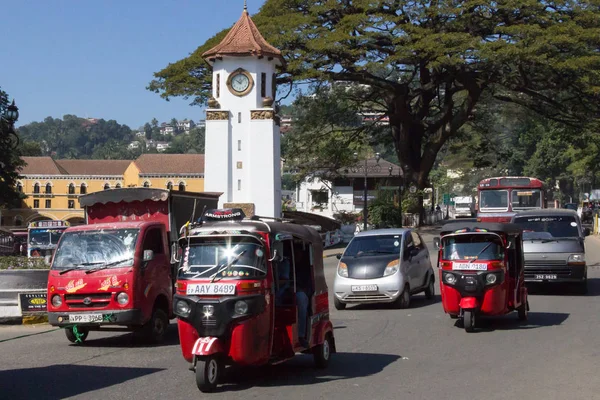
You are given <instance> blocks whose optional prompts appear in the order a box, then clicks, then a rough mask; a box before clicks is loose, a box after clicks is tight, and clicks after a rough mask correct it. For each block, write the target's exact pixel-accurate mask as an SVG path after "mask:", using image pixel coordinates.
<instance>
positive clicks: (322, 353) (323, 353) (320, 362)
mask: <svg viewBox="0 0 600 400" xmlns="http://www.w3.org/2000/svg"><path fill="white" fill-rule="evenodd" d="M332 348H333V343H332V340H331V332H327V334H326V335H325V340H323V343H322V344H320V345H318V346H315V347H314V348H313V357H314V360H315V365H316V366H317V368H321V369H323V368H327V366H328V365H329V360H330V358H331V349H332Z"/></svg>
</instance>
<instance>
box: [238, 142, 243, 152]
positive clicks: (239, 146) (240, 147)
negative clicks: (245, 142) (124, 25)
mask: <svg viewBox="0 0 600 400" xmlns="http://www.w3.org/2000/svg"><path fill="white" fill-rule="evenodd" d="M238 151H242V141H241V140H238Z"/></svg>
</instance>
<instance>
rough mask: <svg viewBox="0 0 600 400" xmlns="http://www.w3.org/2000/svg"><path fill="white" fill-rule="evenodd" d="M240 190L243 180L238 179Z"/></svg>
mask: <svg viewBox="0 0 600 400" xmlns="http://www.w3.org/2000/svg"><path fill="white" fill-rule="evenodd" d="M238 190H242V180H241V179H238Z"/></svg>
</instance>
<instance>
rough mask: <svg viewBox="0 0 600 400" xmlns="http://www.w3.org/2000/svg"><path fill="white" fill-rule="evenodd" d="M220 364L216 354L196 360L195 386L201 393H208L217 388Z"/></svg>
mask: <svg viewBox="0 0 600 400" xmlns="http://www.w3.org/2000/svg"><path fill="white" fill-rule="evenodd" d="M222 365H223V364H222V363H221V361H220V360H219V359H218V358H217V357H216V356H208V357H203V358H200V359H198V361H197V362H196V386H198V389H199V390H200V391H201V392H202V393H210V392H212V391H214V390H215V389H216V388H217V384H218V382H219V376H220V375H221V368H223V366H222Z"/></svg>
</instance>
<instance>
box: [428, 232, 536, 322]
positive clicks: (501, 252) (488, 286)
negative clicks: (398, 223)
mask: <svg viewBox="0 0 600 400" xmlns="http://www.w3.org/2000/svg"><path fill="white" fill-rule="evenodd" d="M434 241H435V245H436V246H437V247H438V249H439V253H438V260H439V264H438V266H439V269H440V289H441V295H442V305H443V307H444V311H445V312H446V313H447V314H450V317H451V318H462V321H463V325H464V328H465V330H466V331H467V332H472V331H473V330H474V329H475V327H476V325H477V319H478V318H479V317H480V316H497V315H503V314H507V313H509V312H512V311H515V310H516V311H517V312H518V316H519V320H526V319H527V313H528V311H529V302H528V300H527V288H526V287H525V275H524V256H523V238H522V229H521V227H519V226H518V225H515V224H501V223H485V222H472V223H469V222H464V223H460V222H454V223H449V224H446V225H444V226H443V227H442V231H441V234H440V238H435V240H434Z"/></svg>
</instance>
